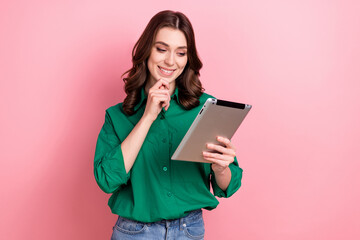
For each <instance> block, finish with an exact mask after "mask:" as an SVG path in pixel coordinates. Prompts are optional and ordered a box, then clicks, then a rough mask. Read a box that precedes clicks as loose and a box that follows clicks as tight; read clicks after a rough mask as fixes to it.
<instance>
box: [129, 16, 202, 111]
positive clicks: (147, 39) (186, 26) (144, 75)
mask: <svg viewBox="0 0 360 240" xmlns="http://www.w3.org/2000/svg"><path fill="white" fill-rule="evenodd" d="M163 27H171V28H174V29H178V30H180V31H182V32H183V33H184V35H185V38H186V42H187V55H188V62H187V64H186V66H185V68H184V70H183V72H182V73H181V74H180V76H179V77H178V78H177V79H176V80H175V81H176V86H177V87H178V91H179V95H178V97H179V102H180V103H181V105H182V106H183V107H184V108H185V109H192V108H194V107H196V106H198V105H199V97H200V96H201V94H202V92H203V90H204V89H203V88H202V85H201V82H200V80H199V76H200V72H199V71H200V69H201V67H202V63H201V61H200V59H199V57H198V55H197V51H196V45H195V34H194V30H193V28H192V25H191V23H190V21H189V19H188V18H187V17H186V16H185V15H184V14H183V13H181V12H174V11H169V10H167V11H162V12H159V13H157V14H156V15H155V16H153V17H152V18H151V20H150V22H149V23H148V25H147V26H146V28H145V30H144V32H143V33H142V35H141V36H140V38H139V40H138V41H137V42H136V44H135V46H134V48H133V50H132V63H133V66H132V68H131V69H129V70H128V71H126V72H125V73H124V74H123V76H124V75H126V74H127V77H125V78H124V79H123V80H124V82H125V86H124V89H125V93H126V98H125V100H124V103H123V109H124V111H125V113H126V114H128V115H132V114H134V107H135V106H136V104H137V103H138V102H139V101H140V93H141V89H142V87H144V85H145V84H146V81H147V79H148V78H149V75H150V73H149V70H148V68H147V60H148V58H149V56H150V53H151V49H152V47H153V44H154V40H155V37H156V34H157V32H158V31H159V29H161V28H163ZM149 43H151V44H149Z"/></svg>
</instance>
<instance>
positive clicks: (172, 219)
mask: <svg viewBox="0 0 360 240" xmlns="http://www.w3.org/2000/svg"><path fill="white" fill-rule="evenodd" d="M132 56H133V60H132V61H133V67H132V68H131V69H130V70H129V71H127V72H126V73H125V74H128V75H127V77H126V78H124V82H125V92H126V94H127V96H126V98H125V100H124V102H123V103H119V104H117V105H115V106H112V107H110V108H109V109H107V110H106V115H105V123H104V125H103V127H102V129H101V131H100V134H99V137H98V141H97V146H96V152H95V161H94V174H95V178H96V181H97V183H98V185H99V186H100V188H101V189H102V190H103V191H104V192H106V193H112V196H111V197H110V199H109V206H110V208H111V210H112V212H113V213H114V214H117V215H119V217H118V220H117V222H116V224H115V226H114V228H113V234H112V239H203V238H204V231H205V230H204V223H203V218H202V210H201V209H202V208H205V209H208V210H211V209H214V208H215V207H216V206H217V205H218V203H219V202H218V201H217V200H216V198H215V196H218V197H229V196H231V195H232V194H233V193H234V192H235V191H236V190H237V189H238V188H239V187H240V185H241V177H242V169H241V168H239V166H238V163H237V160H236V157H235V149H234V147H233V145H232V144H231V142H230V140H229V139H226V138H222V137H218V139H217V140H218V141H219V144H208V146H207V148H208V149H209V150H215V152H217V153H210V152H203V157H204V159H206V160H208V161H209V162H210V163H195V162H183V161H171V160H170V157H171V156H172V154H173V153H174V151H175V149H176V148H177V146H178V145H179V143H180V141H181V139H182V138H183V137H184V135H185V133H186V131H187V130H188V129H189V127H190V125H191V123H192V121H193V120H194V119H195V117H196V115H197V113H198V112H199V110H200V109H201V107H202V105H203V104H204V102H205V101H206V99H207V98H208V97H211V96H210V95H208V94H206V93H203V88H202V85H201V82H200V80H199V75H200V74H199V70H200V69H201V67H202V63H201V61H200V59H199V57H198V56H197V51H196V46H195V37H194V32H193V28H192V26H191V23H190V21H189V20H188V18H187V17H186V16H185V15H184V14H182V13H180V12H173V11H162V12H159V13H158V14H156V15H155V16H154V17H153V18H152V19H151V20H150V22H149V23H148V25H147V27H146V29H145V30H144V32H143V34H142V35H141V37H140V39H139V40H138V41H137V43H136V44H135V46H134V49H133V53H132ZM221 145H223V146H225V147H222V146H221ZM212 152H214V151H212ZM210 184H211V186H212V188H213V192H214V194H212V193H211V192H210ZM214 195H215V196H214Z"/></svg>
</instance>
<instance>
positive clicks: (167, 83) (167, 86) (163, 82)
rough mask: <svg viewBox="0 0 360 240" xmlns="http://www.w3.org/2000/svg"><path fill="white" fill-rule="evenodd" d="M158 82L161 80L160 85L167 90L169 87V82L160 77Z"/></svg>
mask: <svg viewBox="0 0 360 240" xmlns="http://www.w3.org/2000/svg"><path fill="white" fill-rule="evenodd" d="M158 82H161V83H162V86H164V87H165V89H167V90H169V89H170V85H169V82H168V81H166V80H165V79H162V78H160V79H159V81H158Z"/></svg>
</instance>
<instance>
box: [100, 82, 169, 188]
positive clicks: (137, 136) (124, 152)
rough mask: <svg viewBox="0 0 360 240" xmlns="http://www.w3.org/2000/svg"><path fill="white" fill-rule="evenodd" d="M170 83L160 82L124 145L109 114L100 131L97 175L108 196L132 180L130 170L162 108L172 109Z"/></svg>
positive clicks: (155, 86)
mask: <svg viewBox="0 0 360 240" xmlns="http://www.w3.org/2000/svg"><path fill="white" fill-rule="evenodd" d="M163 85H164V86H165V87H168V83H167V82H165V83H164V81H163V80H162V81H160V80H159V81H158V82H157V83H156V84H155V85H154V86H153V87H152V88H151V89H150V90H149V97H148V101H147V104H146V108H145V112H144V114H143V116H142V118H141V119H140V121H139V122H138V123H137V124H136V126H135V127H134V128H133V130H132V131H131V132H130V134H129V135H128V136H127V137H126V138H125V140H124V141H123V142H121V141H120V139H119V138H118V136H117V134H116V133H115V130H114V125H113V122H112V119H111V117H110V115H109V113H108V112H107V113H106V116H105V123H104V125H103V127H102V129H101V131H100V134H99V137H98V141H97V144H96V151H95V159H94V175H95V179H96V182H97V183H98V185H99V186H100V188H101V189H102V190H103V191H104V192H106V193H112V192H115V191H116V190H117V189H118V188H119V187H121V186H122V185H124V184H126V183H127V181H128V180H129V178H130V169H131V168H132V166H133V164H134V162H135V159H136V157H137V155H138V153H139V151H140V148H141V146H142V144H143V142H144V139H145V137H146V135H147V133H148V131H149V129H150V126H151V124H152V123H153V121H154V120H155V119H156V117H157V115H158V114H159V113H160V111H161V108H162V107H165V108H166V109H167V108H168V104H169V100H170V96H169V92H168V91H167V90H165V89H164V87H162V86H163Z"/></svg>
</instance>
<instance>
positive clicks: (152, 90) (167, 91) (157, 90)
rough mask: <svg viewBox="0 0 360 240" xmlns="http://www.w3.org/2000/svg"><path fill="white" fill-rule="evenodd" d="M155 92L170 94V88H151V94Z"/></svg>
mask: <svg viewBox="0 0 360 240" xmlns="http://www.w3.org/2000/svg"><path fill="white" fill-rule="evenodd" d="M153 93H161V94H164V95H169V96H170V93H169V90H166V89H150V90H149V95H151V94H153Z"/></svg>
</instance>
